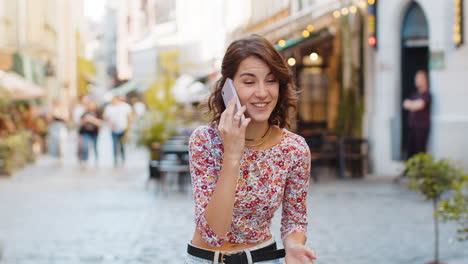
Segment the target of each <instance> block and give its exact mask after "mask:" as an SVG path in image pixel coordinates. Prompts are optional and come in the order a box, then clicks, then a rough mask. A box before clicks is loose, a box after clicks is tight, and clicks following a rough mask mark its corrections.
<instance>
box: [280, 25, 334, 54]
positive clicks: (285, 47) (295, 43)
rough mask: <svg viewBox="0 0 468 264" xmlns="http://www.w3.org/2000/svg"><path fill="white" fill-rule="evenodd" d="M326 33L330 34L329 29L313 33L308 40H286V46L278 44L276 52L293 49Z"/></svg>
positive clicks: (299, 38) (302, 38)
mask: <svg viewBox="0 0 468 264" xmlns="http://www.w3.org/2000/svg"><path fill="white" fill-rule="evenodd" d="M324 32H328V29H327V28H324V29H322V30H319V31H317V32H314V33H311V34H310V36H309V37H307V38H304V37H298V38H290V39H288V40H286V43H285V45H283V46H280V45H279V44H276V45H275V48H276V50H285V49H287V48H290V47H293V46H295V45H297V44H299V43H302V42H303V41H306V40H308V39H313V38H316V37H318V36H320V35H321V34H323V33H324Z"/></svg>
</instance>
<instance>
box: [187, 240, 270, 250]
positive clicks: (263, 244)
mask: <svg viewBox="0 0 468 264" xmlns="http://www.w3.org/2000/svg"><path fill="white" fill-rule="evenodd" d="M273 243H275V239H274V238H273V237H271V238H270V239H268V240H267V241H265V242H262V243H261V244H259V245H256V246H254V247H251V248H246V249H242V250H235V251H220V252H223V253H238V252H242V251H245V250H247V249H248V250H249V251H253V250H256V249H260V248H264V247H267V246H269V245H271V244H273ZM190 245H191V246H192V247H196V248H199V249H203V250H209V251H213V252H215V251H217V250H212V249H206V248H201V247H197V246H194V245H193V244H192V242H190Z"/></svg>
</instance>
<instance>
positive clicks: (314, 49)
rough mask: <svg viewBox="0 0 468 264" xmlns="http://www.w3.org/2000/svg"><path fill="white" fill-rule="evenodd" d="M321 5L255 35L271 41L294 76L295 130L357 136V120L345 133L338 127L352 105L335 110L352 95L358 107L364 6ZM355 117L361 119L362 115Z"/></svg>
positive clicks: (361, 86)
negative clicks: (296, 105)
mask: <svg viewBox="0 0 468 264" xmlns="http://www.w3.org/2000/svg"><path fill="white" fill-rule="evenodd" d="M325 7H326V8H325ZM325 7H324V8H322V9H320V8H317V9H313V11H312V12H313V13H310V14H302V15H301V16H297V17H296V18H291V19H290V20H291V21H285V22H283V23H280V24H279V25H277V26H276V27H272V28H270V29H265V30H264V31H263V32H260V34H263V35H265V36H266V37H267V38H269V39H270V40H271V41H273V42H274V43H276V45H275V47H276V48H277V50H279V51H280V53H281V54H282V55H283V57H284V58H285V59H286V60H287V62H288V64H289V66H290V67H291V70H292V71H293V72H294V75H295V77H296V81H297V86H298V88H299V91H300V96H299V102H298V115H297V119H298V122H297V132H298V133H299V134H301V135H308V134H311V133H315V132H316V131H326V132H331V133H337V134H340V136H353V137H363V136H365V135H363V133H362V122H353V126H354V127H352V128H349V129H347V131H344V128H342V127H341V126H340V124H339V123H340V122H342V121H343V120H345V119H348V117H346V118H344V115H343V113H342V112H343V111H347V112H350V111H354V110H353V109H351V108H352V107H351V108H348V109H344V108H343V107H342V106H341V105H343V104H342V101H347V98H346V96H347V94H355V95H356V96H355V98H354V99H356V100H358V101H356V102H355V103H356V104H357V105H363V104H364V102H363V100H364V99H363V98H364V82H363V74H362V73H363V72H364V67H365V65H364V53H363V49H362V47H363V42H364V29H365V28H364V26H365V23H364V18H365V15H366V11H367V10H366V4H365V3H364V2H355V4H353V2H350V3H349V4H348V5H337V6H331V5H328V6H325ZM317 10H318V11H317ZM285 28H287V30H285ZM281 33H282V34H281ZM340 108H343V109H340ZM361 108H362V107H360V109H361ZM360 109H356V111H355V112H357V111H360ZM359 115H360V117H359V118H360V119H362V113H359ZM340 116H341V118H340ZM346 126H347V125H346ZM343 127H344V126H343ZM347 127H349V126H347ZM338 130H340V131H338Z"/></svg>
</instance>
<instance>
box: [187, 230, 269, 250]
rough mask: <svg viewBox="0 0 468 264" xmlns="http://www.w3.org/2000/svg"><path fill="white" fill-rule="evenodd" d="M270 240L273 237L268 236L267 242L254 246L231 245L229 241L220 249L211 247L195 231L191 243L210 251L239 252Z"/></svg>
mask: <svg viewBox="0 0 468 264" xmlns="http://www.w3.org/2000/svg"><path fill="white" fill-rule="evenodd" d="M270 238H271V236H268V237H267V238H266V239H265V240H263V241H261V242H258V243H254V244H235V243H231V242H229V241H225V242H224V243H223V244H222V245H221V246H220V247H213V246H210V245H209V244H208V243H206V242H205V240H203V238H202V237H201V235H200V233H198V232H197V231H195V234H193V238H192V241H191V243H192V245H194V246H196V247H199V248H204V249H209V250H219V251H238V250H244V249H247V248H252V247H255V246H257V245H260V244H262V243H263V242H265V241H268V240H269V239H270Z"/></svg>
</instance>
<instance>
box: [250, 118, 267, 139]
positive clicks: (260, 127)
mask: <svg viewBox="0 0 468 264" xmlns="http://www.w3.org/2000/svg"><path fill="white" fill-rule="evenodd" d="M269 126H270V125H269V124H268V121H265V122H262V123H256V122H255V123H254V122H251V123H250V124H249V126H248V127H247V129H246V131H245V138H246V139H260V138H261V137H262V136H263V135H265V132H266V131H267V130H268V127H269Z"/></svg>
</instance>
